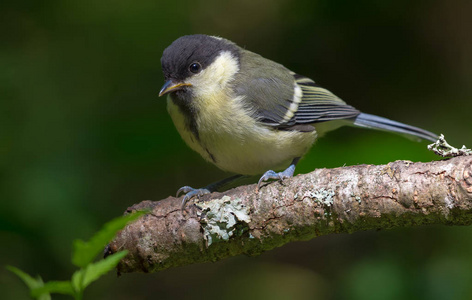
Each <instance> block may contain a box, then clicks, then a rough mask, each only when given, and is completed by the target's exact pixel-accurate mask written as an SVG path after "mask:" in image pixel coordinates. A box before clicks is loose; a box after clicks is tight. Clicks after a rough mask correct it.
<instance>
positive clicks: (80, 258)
mask: <svg viewBox="0 0 472 300" xmlns="http://www.w3.org/2000/svg"><path fill="white" fill-rule="evenodd" d="M145 213H146V211H139V212H135V213H133V214H129V215H126V216H122V217H119V218H116V219H113V220H111V221H110V222H108V223H106V224H105V225H104V226H103V228H102V229H101V230H100V231H98V232H97V233H96V234H95V235H94V236H93V237H92V238H91V239H90V240H89V241H88V242H85V241H82V240H75V241H74V250H73V253H72V263H73V264H75V265H76V266H78V267H79V268H80V269H79V270H77V271H76V272H74V274H73V275H72V279H71V280H70V281H68V280H67V281H48V282H46V283H44V282H43V280H42V279H41V277H40V276H38V277H37V278H33V277H31V276H30V275H29V274H27V273H25V272H23V271H21V270H20V269H18V268H15V267H12V266H7V269H8V270H9V271H11V272H13V273H15V274H16V275H17V276H18V277H20V278H21V279H22V280H23V282H24V283H25V284H26V286H27V287H28V288H29V289H30V291H31V297H32V298H34V299H38V300H50V299H51V295H50V294H51V293H57V294H65V295H71V296H73V297H74V298H75V299H82V297H83V293H84V290H85V288H86V287H87V286H89V285H90V284H91V283H92V282H94V281H96V280H97V279H98V278H100V277H101V276H102V275H105V274H106V273H108V272H109V271H110V270H112V269H113V268H115V267H116V266H117V265H118V263H119V262H120V260H121V259H122V258H124V257H125V256H126V255H127V254H128V251H126V250H124V251H120V252H117V253H114V254H112V255H110V256H108V257H106V258H105V259H102V260H100V261H98V262H93V259H94V258H95V257H96V256H97V255H98V254H99V253H100V252H102V250H103V248H104V247H105V245H106V244H107V243H108V242H110V240H111V239H113V237H114V236H115V235H116V233H117V232H118V231H119V230H121V229H123V228H124V227H125V226H126V224H128V223H129V222H132V221H134V220H136V219H137V218H139V217H140V216H142V215H143V214H145Z"/></svg>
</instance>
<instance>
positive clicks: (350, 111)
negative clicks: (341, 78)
mask: <svg viewBox="0 0 472 300" xmlns="http://www.w3.org/2000/svg"><path fill="white" fill-rule="evenodd" d="M292 74H293V77H294V78H295V82H296V84H297V85H298V86H299V87H300V88H301V90H302V94H303V95H302V100H301V101H300V104H299V105H298V108H297V111H296V112H295V113H294V116H293V120H292V121H293V122H295V124H313V123H319V122H326V121H333V120H341V119H351V118H354V117H356V116H357V115H359V113H360V112H359V111H358V110H357V109H355V108H354V107H352V106H350V105H347V104H346V102H344V101H343V100H341V99H340V98H338V97H337V96H336V95H334V94H333V93H331V92H330V91H328V90H327V89H325V88H322V87H321V86H319V85H317V84H316V83H315V82H314V81H313V80H311V79H310V78H307V77H305V76H301V75H298V74H294V73H292Z"/></svg>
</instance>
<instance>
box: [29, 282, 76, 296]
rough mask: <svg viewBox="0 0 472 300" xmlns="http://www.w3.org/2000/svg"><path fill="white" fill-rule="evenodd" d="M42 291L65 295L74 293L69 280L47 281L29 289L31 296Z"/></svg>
mask: <svg viewBox="0 0 472 300" xmlns="http://www.w3.org/2000/svg"><path fill="white" fill-rule="evenodd" d="M44 293H56V294H65V295H74V294H75V291H74V289H73V288H72V284H71V283H70V281H48V282H46V283H45V284H44V285H43V286H41V287H38V288H35V289H33V290H32V291H31V295H32V296H33V297H37V296H38V295H41V294H44Z"/></svg>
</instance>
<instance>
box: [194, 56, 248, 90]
mask: <svg viewBox="0 0 472 300" xmlns="http://www.w3.org/2000/svg"><path fill="white" fill-rule="evenodd" d="M238 71H239V65H238V61H237V59H236V58H235V57H233V55H232V54H231V52H229V51H223V52H221V53H220V55H219V56H218V57H217V58H216V59H215V60H214V61H213V62H212V63H211V64H210V65H209V66H208V67H207V68H206V69H205V70H203V71H201V72H200V73H199V74H197V75H195V76H193V77H191V78H190V79H189V80H188V81H187V82H188V83H190V84H192V86H193V91H194V93H195V95H196V96H197V97H199V96H204V97H207V96H208V95H211V94H214V93H218V92H221V91H222V90H223V89H224V88H225V87H226V85H227V84H228V83H229V82H231V81H232V80H233V78H234V75H236V73H237V72H238Z"/></svg>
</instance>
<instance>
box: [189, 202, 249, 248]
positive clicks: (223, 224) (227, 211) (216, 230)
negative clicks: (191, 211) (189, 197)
mask: <svg viewBox="0 0 472 300" xmlns="http://www.w3.org/2000/svg"><path fill="white" fill-rule="evenodd" d="M199 206H200V208H201V211H199V212H198V216H199V217H200V223H201V224H202V228H203V235H204V238H205V240H206V242H207V246H210V245H211V244H212V243H214V242H217V241H227V240H229V239H230V238H231V237H232V236H237V235H241V234H242V233H243V232H244V231H246V230H247V224H248V223H249V222H251V217H250V216H249V209H248V208H247V207H246V206H245V205H244V204H243V203H242V200H241V199H239V198H236V199H231V197H229V196H223V198H221V199H214V200H212V201H208V202H203V203H200V204H199Z"/></svg>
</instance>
